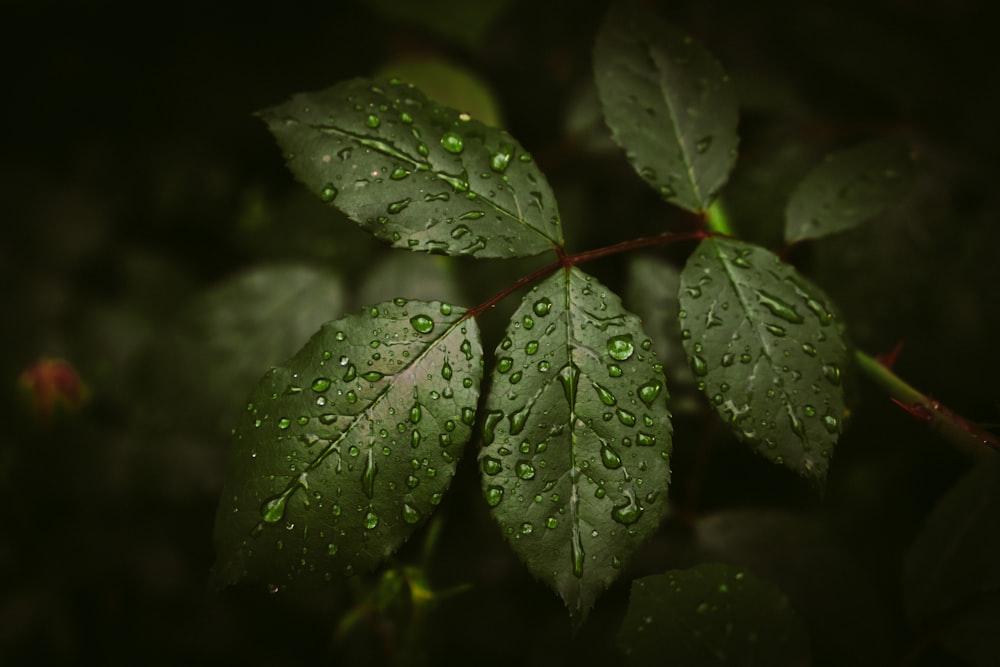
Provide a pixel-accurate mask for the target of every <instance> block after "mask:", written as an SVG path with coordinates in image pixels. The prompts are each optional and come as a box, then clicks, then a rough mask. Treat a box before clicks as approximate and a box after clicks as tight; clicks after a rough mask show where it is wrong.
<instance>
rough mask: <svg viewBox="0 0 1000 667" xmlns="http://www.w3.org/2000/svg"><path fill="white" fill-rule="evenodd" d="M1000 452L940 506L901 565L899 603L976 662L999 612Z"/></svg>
mask: <svg viewBox="0 0 1000 667" xmlns="http://www.w3.org/2000/svg"><path fill="white" fill-rule="evenodd" d="M997 516H1000V457H996V456H994V457H992V458H991V459H989V460H987V461H984V462H983V463H981V464H980V465H978V466H977V467H976V468H975V469H973V470H972V471H971V472H969V473H968V474H967V475H966V476H965V477H964V478H963V479H962V480H961V481H960V482H959V483H958V484H956V485H955V486H954V488H952V489H951V490H950V491H949V492H948V493H947V494H946V495H945V496H944V497H943V498H942V499H941V500H940V501H939V502H938V504H937V506H936V507H935V508H934V511H933V512H932V513H931V515H930V516H929V517H928V518H927V523H926V525H925V526H924V530H923V532H921V533H920V535H919V536H918V537H917V539H916V541H915V542H914V543H913V546H911V547H910V550H909V552H908V553H907V556H906V560H905V562H904V565H903V582H902V583H903V603H904V605H905V608H906V612H907V615H908V616H909V617H910V620H911V621H912V622H913V623H914V624H916V625H918V626H924V627H926V628H928V629H930V631H932V632H934V633H935V635H936V636H937V638H938V640H939V641H940V642H941V643H942V644H943V645H944V646H946V647H947V648H948V649H949V650H951V651H952V652H954V653H956V654H958V655H961V656H963V657H968V658H969V659H971V660H972V661H973V664H976V665H988V664H991V662H989V661H985V662H984V661H983V660H982V659H980V658H978V657H976V656H980V655H983V654H984V653H983V652H984V649H986V647H988V646H992V649H993V650H992V651H986V653H992V657H993V659H994V660H993V661H994V662H995V658H996V656H997V650H1000V646H998V639H997V633H996V632H992V633H990V632H986V633H983V634H980V633H978V632H975V630H974V629H975V628H976V627H982V628H984V629H985V628H987V627H990V626H991V625H992V627H993V628H996V627H998V626H997V625H996V621H997V619H998V611H1000V531H998V530H997Z"/></svg>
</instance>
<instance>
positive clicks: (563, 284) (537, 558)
mask: <svg viewBox="0 0 1000 667" xmlns="http://www.w3.org/2000/svg"><path fill="white" fill-rule="evenodd" d="M651 347H652V344H651V342H650V341H649V339H647V338H646V335H645V333H643V330H642V327H641V325H640V323H639V320H638V318H637V317H635V316H634V315H632V314H631V313H629V312H627V311H626V310H625V309H624V308H623V307H622V305H621V302H620V301H619V299H618V297H617V296H616V295H615V294H614V293H613V292H611V291H610V290H608V289H607V288H606V287H604V286H603V285H601V284H600V283H598V282H597V281H596V280H594V279H593V278H591V277H590V276H588V275H587V274H585V273H583V272H582V271H580V270H579V269H576V268H572V269H568V270H566V271H558V272H557V273H556V274H554V275H553V276H551V277H550V278H548V279H547V280H545V281H544V282H543V283H541V284H540V285H537V286H536V287H535V288H533V289H532V290H531V291H530V292H528V294H527V295H526V296H525V298H524V301H523V302H522V303H521V306H520V307H519V308H518V310H517V311H516V312H515V313H514V315H513V317H512V318H511V320H510V324H509V326H508V328H507V332H506V336H505V337H504V339H503V341H502V342H501V343H500V345H499V347H497V350H496V355H497V363H496V367H495V370H494V371H493V374H492V386H491V389H490V392H489V395H488V396H487V398H486V402H485V405H484V410H485V417H484V420H483V448H482V450H481V452H480V455H479V464H480V467H481V470H482V482H483V492H484V494H485V497H486V502H487V504H489V506H490V507H492V508H493V509H492V512H493V516H494V518H495V519H496V520H497V521H498V522H499V523H500V526H501V527H502V528H503V531H504V535H505V537H506V538H507V540H508V541H509V542H510V544H511V546H512V548H513V549H514V551H515V552H516V553H517V554H518V556H519V557H520V558H521V559H522V560H523V561H524V562H525V564H526V565H527V566H528V569H529V570H530V571H531V572H532V573H533V574H534V575H535V576H536V577H538V578H539V579H542V580H543V581H545V582H546V583H547V584H549V585H550V586H552V587H553V588H554V589H555V590H556V592H557V593H558V594H559V596H560V597H561V598H562V599H563V601H564V602H565V603H566V606H567V607H568V608H569V611H570V614H571V615H572V616H573V618H574V621H576V622H582V621H583V619H584V618H585V617H586V615H587V613H588V612H589V611H590V608H591V607H592V606H593V604H594V600H595V599H596V598H597V596H598V595H599V594H600V593H601V592H602V591H603V590H604V589H605V588H607V586H608V585H609V584H610V583H611V582H612V581H614V580H615V578H617V577H618V575H619V573H620V572H621V567H622V564H623V563H624V562H625V561H626V560H627V559H628V558H629V556H631V555H632V554H633V553H634V552H635V551H636V550H637V549H638V548H639V546H640V545H641V544H642V543H643V542H644V541H645V540H646V539H647V538H648V537H649V536H650V535H652V534H653V532H654V531H655V530H656V528H657V526H658V525H659V518H660V515H661V514H662V511H663V508H664V506H665V505H666V501H667V486H668V484H669V481H670V465H669V456H670V451H671V437H672V427H671V424H670V413H669V412H668V410H667V402H666V398H667V392H666V388H665V384H664V379H663V371H662V367H660V366H659V365H658V364H657V363H656V358H655V355H654V353H653V352H652V351H651Z"/></svg>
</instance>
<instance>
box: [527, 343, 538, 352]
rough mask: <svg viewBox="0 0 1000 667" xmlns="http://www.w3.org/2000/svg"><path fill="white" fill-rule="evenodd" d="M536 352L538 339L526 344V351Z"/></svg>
mask: <svg viewBox="0 0 1000 667" xmlns="http://www.w3.org/2000/svg"><path fill="white" fill-rule="evenodd" d="M536 352H538V341H537V340H532V341H528V344H527V345H525V346H524V353H525V354H534V353H536Z"/></svg>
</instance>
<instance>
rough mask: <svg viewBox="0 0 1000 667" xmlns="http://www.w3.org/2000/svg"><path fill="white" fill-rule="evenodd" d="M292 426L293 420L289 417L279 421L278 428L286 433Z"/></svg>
mask: <svg viewBox="0 0 1000 667" xmlns="http://www.w3.org/2000/svg"><path fill="white" fill-rule="evenodd" d="M291 425H292V420H291V419H288V418H287V417H282V418H281V419H279V420H278V428H280V429H281V430H282V431H284V430H285V429H286V428H288V427H289V426H291Z"/></svg>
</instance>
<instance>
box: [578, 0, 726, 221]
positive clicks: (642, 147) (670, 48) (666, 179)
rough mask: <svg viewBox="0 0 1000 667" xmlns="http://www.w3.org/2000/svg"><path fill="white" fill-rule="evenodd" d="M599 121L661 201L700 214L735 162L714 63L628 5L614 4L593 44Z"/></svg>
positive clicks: (721, 78) (721, 75)
mask: <svg viewBox="0 0 1000 667" xmlns="http://www.w3.org/2000/svg"><path fill="white" fill-rule="evenodd" d="M594 70H595V76H596V81H597V88H598V92H599V93H600V97H601V102H602V104H603V105H604V116H605V119H606V120H607V123H608V126H609V127H610V128H611V132H612V135H613V136H614V139H615V141H616V142H618V144H619V145H620V146H621V147H622V148H624V149H625V152H626V155H627V157H628V160H629V162H630V163H631V164H632V166H633V167H634V168H635V170H636V171H637V172H638V173H639V175H640V176H642V178H643V179H645V180H646V182H648V183H649V184H650V185H651V186H652V187H653V188H655V189H656V190H657V191H658V192H659V193H660V194H661V195H662V196H663V197H664V199H666V200H667V201H669V202H671V203H673V204H676V205H677V206H680V207H681V208H684V209H687V210H689V211H704V210H706V209H708V207H709V205H710V204H711V203H712V201H713V200H714V199H715V195H716V193H717V192H718V191H719V189H720V188H721V187H722V185H723V184H724V183H725V182H726V179H727V178H728V177H729V172H730V170H731V169H732V166H733V163H734V162H735V160H736V146H737V143H738V137H737V135H736V125H737V120H738V118H737V104H736V95H735V93H734V92H733V88H732V85H731V84H730V82H729V78H728V77H727V76H726V74H725V72H724V71H723V69H722V66H721V65H720V64H719V63H718V61H717V60H716V59H715V58H714V57H713V56H712V55H711V54H710V53H709V52H708V51H706V50H705V49H704V47H702V46H701V44H699V43H698V42H696V41H695V40H694V39H693V38H691V37H688V36H685V35H683V34H682V33H680V32H678V31H677V30H676V29H674V28H673V27H672V26H670V25H668V24H667V23H665V22H664V21H663V20H662V19H660V18H659V17H658V16H657V15H656V14H654V13H652V12H650V11H648V10H646V9H642V8H640V7H639V6H638V5H637V4H635V3H627V2H622V3H617V4H616V5H614V7H613V8H612V9H611V11H610V13H609V14H608V17H607V19H606V21H605V22H604V25H603V27H602V28H601V30H600V32H599V33H598V36H597V44H596V45H595V47H594Z"/></svg>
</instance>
